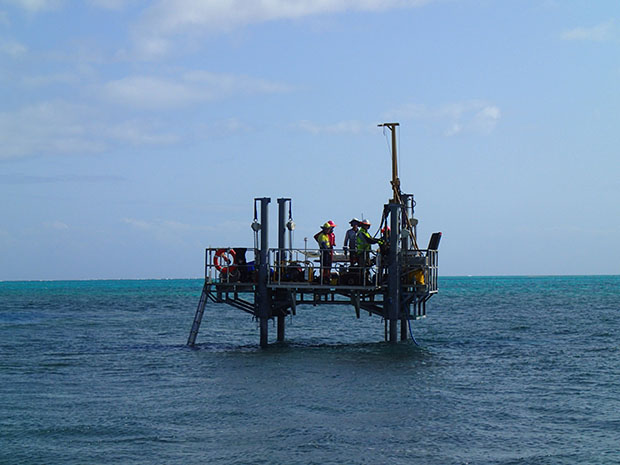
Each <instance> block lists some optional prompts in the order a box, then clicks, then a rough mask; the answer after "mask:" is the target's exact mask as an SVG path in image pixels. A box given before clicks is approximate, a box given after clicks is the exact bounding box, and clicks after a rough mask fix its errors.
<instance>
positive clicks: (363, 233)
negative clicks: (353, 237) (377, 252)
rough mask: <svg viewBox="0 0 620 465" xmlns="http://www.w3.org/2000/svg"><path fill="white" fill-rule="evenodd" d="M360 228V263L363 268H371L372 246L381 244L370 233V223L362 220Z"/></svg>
mask: <svg viewBox="0 0 620 465" xmlns="http://www.w3.org/2000/svg"><path fill="white" fill-rule="evenodd" d="M359 225H360V228H359V230H358V231H357V242H356V245H357V250H356V252H357V254H358V255H359V262H360V263H361V265H362V266H364V267H366V266H370V251H371V249H372V244H377V243H378V242H379V240H378V239H375V238H374V237H372V236H371V235H370V233H369V232H368V228H370V221H368V220H362V221H360V222H359Z"/></svg>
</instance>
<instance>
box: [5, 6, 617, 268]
mask: <svg viewBox="0 0 620 465" xmlns="http://www.w3.org/2000/svg"><path fill="white" fill-rule="evenodd" d="M619 109H620V2H618V1H617V0H597V1H595V2H593V1H591V0H587V1H586V0H575V1H571V2H564V1H554V0H505V1H504V0H501V1H500V0H356V1H354V0H287V1H285V0H228V1H223V0H219V1H216V0H202V1H199V0H176V1H171V0H154V1H151V2H147V1H142V0H83V1H79V2H78V1H70V0H0V194H1V196H2V199H3V200H2V202H1V203H0V280H22V279H24V280H27V279H89V278H174V277H199V276H201V275H202V266H203V258H204V255H203V253H204V248H205V247H208V246H220V245H222V246H228V245H232V246H235V245H245V246H248V245H250V246H251V245H252V243H253V238H252V233H251V229H250V227H249V225H250V223H251V221H252V217H253V198H254V197H265V196H267V197H271V198H272V199H273V203H272V207H271V210H272V216H273V222H274V223H275V212H276V208H277V207H276V206H277V203H276V199H277V198H278V197H292V198H293V217H294V220H295V222H296V223H297V226H298V227H297V229H296V231H295V236H294V241H295V245H296V246H298V247H303V245H304V237H309V238H310V239H311V238H312V235H313V234H314V233H315V232H316V230H317V227H318V226H319V225H320V224H322V223H323V222H324V221H326V220H327V219H333V220H334V221H335V222H336V223H338V224H339V227H338V228H337V230H336V232H337V241H338V245H341V244H342V238H343V235H344V231H345V229H346V224H347V221H348V220H349V219H350V218H351V217H352V216H357V217H359V216H362V215H363V216H365V217H367V218H369V219H370V220H371V221H372V222H373V223H374V224H375V225H376V224H377V222H378V220H379V219H380V215H381V211H382V206H383V204H384V203H385V202H386V201H387V199H388V198H389V196H390V185H389V178H390V175H391V167H390V158H389V147H388V144H387V141H386V137H385V135H384V133H383V132H382V130H381V129H380V128H377V124H378V123H382V122H386V121H398V122H400V124H401V131H400V133H399V137H398V142H399V153H400V171H401V173H400V174H401V180H402V188H403V190H404V191H405V192H412V193H414V194H415V198H416V201H417V207H416V216H417V217H418V218H419V220H420V226H419V236H420V243H422V244H425V243H426V242H427V241H428V237H429V235H430V234H431V233H432V232H433V231H442V232H443V233H444V237H443V241H442V244H441V247H440V255H441V258H440V265H441V274H442V275H498V274H501V275H514V274H516V275H534V274H620V241H619V240H618V239H619V238H620V206H619V205H620V153H619V151H620V129H619V128H620V110H619ZM275 241H276V235H275V228H274V229H273V230H272V234H271V244H272V245H273V246H275Z"/></svg>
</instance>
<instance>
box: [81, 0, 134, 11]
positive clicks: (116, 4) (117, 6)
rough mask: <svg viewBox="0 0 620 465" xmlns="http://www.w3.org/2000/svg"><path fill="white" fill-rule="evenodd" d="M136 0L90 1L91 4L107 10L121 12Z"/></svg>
mask: <svg viewBox="0 0 620 465" xmlns="http://www.w3.org/2000/svg"><path fill="white" fill-rule="evenodd" d="M135 2H136V0H90V3H91V4H92V5H94V6H97V7H99V8H104V9H106V10H121V9H123V8H125V7H126V6H127V5H129V4H130V3H135Z"/></svg>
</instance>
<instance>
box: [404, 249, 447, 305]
mask: <svg viewBox="0 0 620 465" xmlns="http://www.w3.org/2000/svg"><path fill="white" fill-rule="evenodd" d="M438 271H439V268H438V253H437V250H430V249H429V250H424V249H422V250H403V251H401V282H402V283H403V284H404V285H407V286H409V287H411V288H415V289H416V290H419V291H424V292H425V293H428V294H433V293H436V292H437V276H438Z"/></svg>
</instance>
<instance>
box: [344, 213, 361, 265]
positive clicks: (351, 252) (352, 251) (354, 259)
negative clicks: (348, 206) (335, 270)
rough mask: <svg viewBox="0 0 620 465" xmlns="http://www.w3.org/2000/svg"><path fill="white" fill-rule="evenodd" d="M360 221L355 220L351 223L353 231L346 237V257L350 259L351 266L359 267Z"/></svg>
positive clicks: (348, 232)
mask: <svg viewBox="0 0 620 465" xmlns="http://www.w3.org/2000/svg"><path fill="white" fill-rule="evenodd" d="M359 223H360V220H358V219H357V218H353V219H352V220H351V221H349V224H350V225H351V229H349V230H348V231H347V232H346V233H345V235H344V255H345V256H348V257H349V263H350V264H351V266H355V265H359V256H358V254H357V231H358V230H359Z"/></svg>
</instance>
